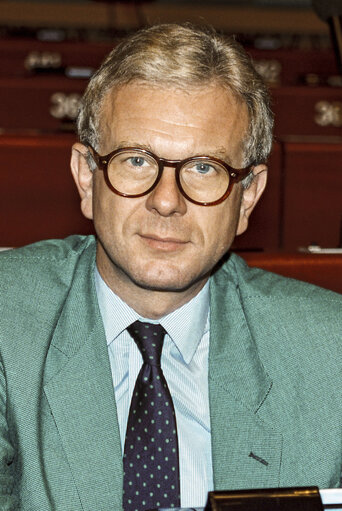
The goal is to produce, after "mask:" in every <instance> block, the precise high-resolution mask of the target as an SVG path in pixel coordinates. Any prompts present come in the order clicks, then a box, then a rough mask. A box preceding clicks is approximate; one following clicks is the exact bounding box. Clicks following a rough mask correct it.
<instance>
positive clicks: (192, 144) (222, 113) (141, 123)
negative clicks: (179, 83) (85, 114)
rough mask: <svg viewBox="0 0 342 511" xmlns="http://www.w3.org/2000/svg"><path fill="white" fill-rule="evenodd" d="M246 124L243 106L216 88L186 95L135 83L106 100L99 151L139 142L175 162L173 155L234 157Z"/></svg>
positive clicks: (216, 86) (189, 92)
mask: <svg viewBox="0 0 342 511" xmlns="http://www.w3.org/2000/svg"><path fill="white" fill-rule="evenodd" d="M247 121H248V114H247V107H246V105H245V104H244V103H243V102H242V101H239V100H238V99H237V98H236V97H235V96H234V95H233V94H232V92H230V91H229V90H227V89H225V88H223V87H221V86H219V85H210V86H206V87H198V88H194V89H190V90H188V91H186V90H180V89H174V88H170V89H169V88H166V87H162V88H161V87H156V86H151V85H150V84H141V83H134V82H133V83H130V84H128V85H125V86H122V87H120V88H119V89H118V90H115V91H111V92H109V93H108V94H107V96H106V97H105V99H104V102H103V108H102V115H101V149H102V150H104V151H108V152H109V151H111V150H113V149H114V148H115V147H118V146H122V145H125V144H126V145H134V144H137V145H142V146H144V145H145V146H147V147H149V148H150V149H151V150H154V151H155V152H157V153H158V154H159V155H160V156H163V157H165V158H167V157H170V158H176V155H175V153H177V158H181V157H187V156H189V155H192V154H199V153H202V154H204V153H207V154H213V155H215V154H214V153H216V155H217V156H220V155H221V154H217V153H225V154H226V155H227V156H229V157H232V158H236V157H238V153H241V143H242V141H243V139H244V138H245V135H246V131H247V125H248V122H247ZM161 151H162V154H161Z"/></svg>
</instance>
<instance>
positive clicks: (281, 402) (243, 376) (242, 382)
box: [0, 236, 342, 511]
mask: <svg viewBox="0 0 342 511" xmlns="http://www.w3.org/2000/svg"><path fill="white" fill-rule="evenodd" d="M94 264H95V241H94V239H93V238H92V237H79V236H75V237H71V238H68V239H66V240H64V241H49V242H41V243H38V244H36V245H33V246H29V247H24V248H23V249H18V250H13V251H9V252H7V253H3V254H2V255H0V269H1V280H0V310H1V316H0V354H1V367H0V369H1V371H0V509H1V510H2V511H8V510H12V509H21V510H23V511H52V510H54V511H81V510H82V511H111V510H113V511H114V510H120V509H121V494H122V477H123V474H122V454H121V448H120V438H119V428H118V422H117V416H116V407H115V399H114V391H113V385H112V377H111V370H110V364H109V360H108V353H107V346H106V341H105V334H104V329H103V324H102V320H101V315H100V311H99V308H98V303H97V297H96V291H95V287H94V277H93V273H94V272H93V269H94ZM210 296H211V298H210V311H211V317H210V355H209V395H210V412H211V429H212V453H213V473H214V482H215V488H216V489H233V488H256V487H275V486H294V485H318V486H320V487H337V486H339V485H340V477H341V465H342V460H341V454H342V449H341V406H342V405H341V404H342V400H341V397H342V395H341V394H342V391H341V387H342V385H341V367H342V365H341V353H342V315H341V310H342V296H341V295H338V294H334V293H332V292H329V291H325V290H321V289H319V288H316V287H314V286H311V285H309V284H308V285H306V284H303V283H299V282H297V281H293V280H289V279H284V278H282V277H278V276H276V275H273V274H270V273H267V272H263V271H262V270H258V269H250V268H248V267H247V266H246V265H245V263H244V262H243V261H242V260H241V259H240V258H238V257H237V256H234V255H231V256H230V257H229V259H228V261H227V262H226V263H225V264H223V265H222V267H221V268H220V269H219V270H218V271H217V272H216V273H215V275H214V276H213V277H211V282H210Z"/></svg>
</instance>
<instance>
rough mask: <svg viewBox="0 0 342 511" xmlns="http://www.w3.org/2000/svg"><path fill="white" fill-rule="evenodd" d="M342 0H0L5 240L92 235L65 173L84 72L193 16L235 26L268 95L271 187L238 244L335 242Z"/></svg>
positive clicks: (341, 164)
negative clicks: (142, 32)
mask: <svg viewBox="0 0 342 511" xmlns="http://www.w3.org/2000/svg"><path fill="white" fill-rule="evenodd" d="M341 3H342V2H339V1H336V0H335V1H330V2H324V1H323V2H322V1H321V2H313V3H312V2H311V0H249V1H248V0H240V1H229V0H207V1H205V0H187V1H183V0H173V1H171V0H154V1H153V0H150V1H142V0H141V1H138V0H136V1H120V2H119V1H112V2H104V1H91V0H75V1H70V0H68V1H67V0H65V1H59V2H56V1H53V0H49V1H47V0H46V1H44V2H43V1H32V0H31V1H29V0H21V1H1V0H0V246H20V245H23V244H26V243H30V242H33V241H37V240H39V239H43V238H54V237H64V236H67V235H68V234H74V233H91V232H92V225H91V223H90V222H89V221H87V220H85V219H84V218H82V216H81V213H80V212H79V200H78V196H77V192H76V189H75V187H74V185H73V182H72V178H71V175H70V172H69V159H70V147H71V144H72V143H73V141H74V140H75V135H74V120H75V117H76V115H77V109H78V104H79V101H80V97H81V95H82V92H83V90H84V88H85V87H86V84H87V81H88V79H89V77H90V76H91V74H92V73H93V71H94V69H95V68H97V67H98V65H99V64H100V62H101V61H102V59H103V57H104V56H105V55H106V54H107V53H108V51H109V50H110V49H111V48H112V47H113V46H114V45H115V44H117V42H118V41H119V40H120V38H122V36H123V35H125V34H127V33H130V32H132V31H134V30H136V29H137V28H139V27H141V26H145V25H150V24H153V23H156V22H182V21H191V22H194V23H197V24H207V23H209V24H211V25H213V26H214V27H216V28H217V29H218V30H220V31H222V32H225V33H227V34H236V36H237V38H238V40H239V41H240V42H241V43H242V44H243V45H244V46H245V48H246V50H247V51H248V52H249V53H250V55H251V56H252V58H253V60H254V64H255V67H256V69H257V70H258V72H259V73H260V74H262V75H263V76H264V78H265V79H266V81H267V83H268V84H269V87H270V90H271V94H272V101H273V110H274V112H275V119H276V122H275V139H274V147H273V151H272V155H271V158H270V161H269V168H270V173H269V183H268V189H267V191H266V192H265V196H264V198H263V200H262V201H261V202H260V205H258V206H257V208H256V210H255V212H254V215H253V217H252V220H251V225H250V228H249V230H248V232H247V233H246V234H244V235H242V236H240V237H238V238H237V240H236V243H235V249H236V250H239V251H254V252H255V251H258V252H267V251H272V252H277V251H279V252H281V251H297V250H299V249H300V248H303V247H304V248H306V247H308V246H311V245H319V246H321V247H330V248H338V247H341V246H342V144H341V141H342V74H341V67H340V56H339V44H340V45H341V44H342V43H341V40H342V36H341V32H339V30H340V21H341V17H340V15H341V14H342V12H340V11H339V9H340V4H341ZM341 11H342V9H341Z"/></svg>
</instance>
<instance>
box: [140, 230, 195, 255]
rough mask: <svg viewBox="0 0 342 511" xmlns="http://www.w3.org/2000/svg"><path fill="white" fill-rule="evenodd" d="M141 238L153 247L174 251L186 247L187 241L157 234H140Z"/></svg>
mask: <svg viewBox="0 0 342 511" xmlns="http://www.w3.org/2000/svg"><path fill="white" fill-rule="evenodd" d="M139 236H140V238H141V239H142V240H143V241H144V242H145V243H146V244H147V245H148V246H149V247H151V248H154V249H157V250H163V251H165V252H173V251H176V250H180V249H182V248H184V246H185V245H186V244H187V243H188V242H187V241H184V240H180V239H178V238H174V237H161V236H157V235H156V234H140V235H139Z"/></svg>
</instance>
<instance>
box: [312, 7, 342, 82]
mask: <svg viewBox="0 0 342 511" xmlns="http://www.w3.org/2000/svg"><path fill="white" fill-rule="evenodd" d="M312 7H313V9H314V10H315V12H316V14H317V15H318V16H319V18H321V20H323V21H326V22H327V23H328V25H329V28H330V34H331V38H332V42H333V47H334V51H335V56H336V60H337V66H338V69H339V72H340V73H341V74H342V0H312Z"/></svg>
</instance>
